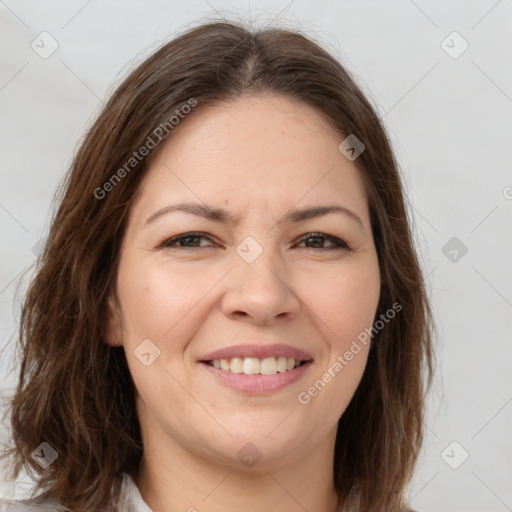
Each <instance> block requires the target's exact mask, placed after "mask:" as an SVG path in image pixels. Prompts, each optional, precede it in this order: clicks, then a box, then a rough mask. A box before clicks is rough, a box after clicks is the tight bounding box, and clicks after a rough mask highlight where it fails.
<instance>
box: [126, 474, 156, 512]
mask: <svg viewBox="0 0 512 512" xmlns="http://www.w3.org/2000/svg"><path fill="white" fill-rule="evenodd" d="M121 496H122V497H123V498H124V500H125V502H124V506H123V508H122V510H123V512H153V511H152V510H151V509H150V508H149V506H148V504H147V503H146V502H145V501H144V500H143V499H142V496H141V494H140V492H139V489H138V487H137V485H135V482H134V481H133V478H132V477H131V476H130V475H129V474H128V473H124V474H123V487H122V490H121Z"/></svg>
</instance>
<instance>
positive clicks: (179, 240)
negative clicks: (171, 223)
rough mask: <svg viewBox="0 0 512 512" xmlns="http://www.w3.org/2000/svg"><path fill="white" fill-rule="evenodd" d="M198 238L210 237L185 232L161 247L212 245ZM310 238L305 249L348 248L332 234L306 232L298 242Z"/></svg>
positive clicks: (208, 238) (306, 241)
mask: <svg viewBox="0 0 512 512" xmlns="http://www.w3.org/2000/svg"><path fill="white" fill-rule="evenodd" d="M200 240H209V241H211V240H212V239H211V238H210V237H209V236H207V235H205V234H204V233H185V234H183V235H179V236H175V237H173V238H169V239H168V240H166V241H165V242H163V243H162V244H161V247H178V248H185V249H187V248H199V247H212V245H201V242H200ZM310 240H312V241H313V243H312V244H309V246H308V245H306V247H305V248H306V249H320V250H333V249H349V247H348V245H347V244H346V243H345V242H343V241H342V240H340V239H339V238H336V237H334V236H330V235H325V234H323V233H308V234H307V235H304V236H303V237H301V239H300V241H299V244H301V243H306V244H307V243H308V241H310ZM325 242H329V243H330V244H331V245H330V246H329V247H324V244H325Z"/></svg>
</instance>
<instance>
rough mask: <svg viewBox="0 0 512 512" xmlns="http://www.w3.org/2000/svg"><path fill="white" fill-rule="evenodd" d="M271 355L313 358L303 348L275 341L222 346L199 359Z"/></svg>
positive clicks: (261, 357) (307, 359) (301, 359)
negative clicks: (271, 343)
mask: <svg viewBox="0 0 512 512" xmlns="http://www.w3.org/2000/svg"><path fill="white" fill-rule="evenodd" d="M272 356H275V357H283V356H284V357H293V358H294V359H298V360H300V361H309V360H311V359H313V358H312V357H311V355H310V354H308V353H307V352H304V351H303V350H300V349H298V348H295V347H292V346H290V345H286V344H284V343H276V344H273V345H233V346H232V347H224V348H220V349H218V350H215V351H214V352H210V353H209V354H207V355H205V356H204V357H201V358H200V359H199V360H200V361H215V360H216V359H232V358H233V357H241V358H244V357H257V358H258V359H263V358H265V357H272Z"/></svg>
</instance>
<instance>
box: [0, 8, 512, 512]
mask: <svg viewBox="0 0 512 512" xmlns="http://www.w3.org/2000/svg"><path fill="white" fill-rule="evenodd" d="M219 15H220V16H226V17H228V18H230V19H239V20H248V19H249V18H252V19H253V21H254V22H255V23H256V24H265V23H267V22H270V21H271V20H274V24H278V25H280V26H285V27H291V28H299V29H301V30H303V31H305V32H306V33H308V34H309V35H311V36H312V37H314V38H316V39H317V40H319V41H320V42H322V44H324V45H325V46H326V47H327V48H328V49H329V50H330V51H331V52H333V53H334V54H335V55H336V56H337V57H338V58H340V59H341V60H342V62H343V63H344V64H345V65H346V66H347V67H348V69H349V70H350V71H352V72H353V73H355V75H356V76H357V77H358V81H359V83H360V84H361V85H362V87H363V89H364V91H365V92H366V93H367V94H368V95H369V96H370V98H371V99H372V101H374V102H375V103H376V105H377V108H378V111H379V112H380V114H381V116H383V117H384V121H385V124H386V126H387V128H388V130H389V133H390V135H391V138H392V141H393V144H394V145H395V149H396V152H397V155H398V158H399V160H400V163H401V166H402V168H403V172H404V178H405V183H406V187H407V190H408V193H409V197H410V199H411V203H412V212H413V214H414V219H415V232H416V236H417V241H418V247H419V249H420V251H421V253H422V261H423V264H424V267H425V269H426V273H427V274H428V281H429V286H430V290H431V295H432V299H433V304H434V309H435V314H436V321H437V325H438V329H439V342H438V349H437V354H438V371H437V373H436V382H435V385H434V388H433V391H432V393H431V396H430V406H429V415H428V418H427V426H428V430H427V439H426V443H425V447H424V450H423V452H422V457H421V460H420V463H419V465H418V469H417V472H416V474H415V477H414V479H413V481H412V484H411V487H410V496H411V503H412V505H413V507H414V508H416V509H418V510H419V511H421V512H429V511H432V512H434V511H435V512H444V511H446V512H448V511H450V512H455V511H464V512H468V511H470V512H472V511H482V512H494V511H495V512H502V511H503V512H504V511H506V510H512V467H511V460H512V441H511V432H512V428H511V426H512V377H511V363H512V344H511V341H512V340H511V332H512V286H511V285H512V270H511V266H510V262H511V261H512V258H511V256H512V240H511V232H512V230H511V224H512V222H511V220H512V173H511V161H512V144H511V143H512V123H511V121H510V120H511V116H512V69H511V63H512V1H511V0H501V1H497V2H496V1H495V0H482V1H476V0H473V1H450V2H447V1H442V0H435V1H426V0H416V1H415V2H413V1H412V0H393V1H380V2H379V1H338V2H335V1H334V0H333V1H315V2H306V1H305V0H294V1H291V2H290V1H289V0H286V1H281V0H280V1H277V2H270V1H255V0H252V1H250V2H249V0H247V1H243V2H228V1H224V0H209V1H208V2H207V1H203V0H192V1H190V0H188V1H177V0H175V1H167V2H166V1H164V0H151V1H145V2H142V1H141V2H135V1H124V2H120V1H119V2H114V1H112V0H109V1H101V2H100V1H99V0H92V1H91V0H89V1H85V0H66V1H64V0H54V1H45V2H40V1H35V0H26V1H23V2H22V1H15V0H6V1H0V44H1V48H2V53H1V63H0V111H1V115H2V117H1V119H2V125H1V138H0V145H1V153H0V154H1V159H0V166H1V167H0V168H1V187H0V225H1V234H2V244H1V249H0V258H1V260H0V261H1V266H0V302H1V304H0V306H1V310H0V311H1V313H0V314H1V344H2V345H1V346H3V347H5V351H4V355H6V357H5V358H4V359H2V360H1V361H0V370H1V373H0V375H1V377H2V379H3V380H2V381H1V384H0V386H1V389H0V390H1V391H2V392H4V393H8V392H9V391H11V390H12V389H13V386H14V383H15V380H14V379H15V375H14V374H12V373H9V372H10V370H11V369H12V368H13V366H14V365H15V364H16V362H15V361H14V358H13V357H11V358H9V357H8V355H9V354H11V353H13V350H14V344H15V337H14V335H15V332H16V322H17V317H18V305H19V301H18V302H16V300H15V290H16V284H17V283H18V281H19V279H20V276H22V275H23V274H22V273H23V272H24V271H26V270H27V269H30V266H31V265H32V264H33V263H34V260H35V256H34V252H37V250H36V249H33V247H34V246H35V245H36V244H37V243H38V241H40V239H41V238H42V237H44V235H45V230H46V229H47V224H48V220H49V214H50V207H51V200H52V197H53V193H54V191H55V189H56V186H57V184H58V183H59V180H60V179H61V177H62V175H63V173H64V172H65V170H66V169H67V167H68V165H69V163H70V161H71V158H72V154H73V151H74V150H75V148H76V147H77V145H78V143H79V139H80V137H81V136H82V135H83V133H84V130H85V129H86V127H87V126H88V125H89V123H90V122H91V121H92V119H93V118H94V116H95V115H96V114H97V113H98V111H99V109H100V108H101V106H102V101H103V100H104V99H105V97H106V95H107V94H108V93H109V91H111V90H112V88H113V86H114V84H116V83H119V80H120V79H121V78H122V77H123V76H125V74H126V73H127V71H128V70H129V69H131V68H132V67H133V66H134V64H135V63H138V62H140V60H142V59H143V58H144V57H146V56H147V55H149V53H151V52H152V51H153V50H154V49H155V48H156V47H158V46H159V45H160V44H162V43H163V42H164V41H167V40H169V39H171V38H172V37H173V36H174V35H175V34H176V33H177V32H179V31H181V30H183V29H185V28H186V27H187V26H190V25H191V24H196V23H197V22H199V21H200V20H201V19H202V18H204V17H208V18H210V19H211V18H212V16H219ZM44 31H47V32H48V33H49V34H51V37H52V38H54V39H55V40H56V41H57V43H58V45H59V46H58V49H57V50H56V51H55V52H54V53H53V54H52V55H51V56H49V57H48V58H46V59H43V58H41V57H40V56H39V55H38V53H36V52H35V51H34V50H33V49H32V48H31V44H32V42H33V41H34V46H35V45H39V47H40V51H42V48H41V47H42V46H43V44H44V48H46V49H48V48H50V40H49V39H48V36H40V34H41V33H42V32H44ZM453 31H457V32H458V33H459V34H460V35H461V36H462V38H464V40H465V41H467V43H468V44H469V47H468V49H467V50H466V51H465V52H464V53H462V54H461V55H458V53H459V52H460V51H461V49H463V44H464V43H463V41H462V40H460V39H457V37H458V36H453V35H451V36H450V34H452V32H453ZM448 36H449V37H448ZM44 37H46V39H44V41H42V38H44ZM447 38H448V39H447ZM443 41H445V43H444V44H443V43H442V42H443ZM442 44H443V46H442ZM443 47H444V48H445V49H446V50H448V51H449V52H451V53H452V56H450V55H449V54H448V53H447V52H446V51H445V49H443ZM453 56H457V58H453ZM452 237H457V238H458V239H459V240H460V241H461V242H462V243H463V244H464V245H465V246H466V247H467V249H468V252H467V254H465V255H463V256H461V255H462V253H461V252H460V250H458V249H455V250H458V253H457V258H458V259H457V261H455V262H453V261H450V258H452V259H453V257H454V256H455V253H453V252H452V254H451V255H450V254H449V251H453V248H452V247H450V246H448V248H447V249H445V252H446V253H447V254H448V256H445V254H444V253H443V247H444V246H445V244H446V243H447V242H448V241H449V240H450V239H451V238H452ZM29 276H30V270H29V271H28V273H27V274H26V277H25V279H24V280H23V281H22V284H21V292H22V291H23V289H24V288H25V286H26V282H27V279H28V277H29ZM24 283H25V284H24ZM7 435H8V432H7V431H6V429H5V428H4V430H3V432H2V438H4V439H5V437H6V436H7ZM454 441H456V442H457V443H458V444H457V445H451V446H449V445H450V444H451V443H452V442H454ZM447 447H449V448H448V450H445V449H446V448H447ZM465 451H467V452H468V454H469V457H468V458H467V460H466V461H465V462H464V463H462V465H460V467H458V469H453V468H452V467H450V465H449V464H448V463H450V464H451V465H452V466H455V465H457V464H460V462H461V461H462V459H463V456H464V453H465ZM443 453H444V455H442V454H443ZM27 482H28V480H22V481H21V482H19V483H18V485H17V486H13V483H12V482H10V483H9V482H4V481H3V480H2V479H0V496H3V495H7V496H9V497H20V496H23V494H24V492H26V489H27V485H28V484H27ZM311 512H313V511H311Z"/></svg>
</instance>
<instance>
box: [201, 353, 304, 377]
mask: <svg viewBox="0 0 512 512" xmlns="http://www.w3.org/2000/svg"><path fill="white" fill-rule="evenodd" d="M210 365H211V366H213V367H214V368H217V370H223V371H225V372H229V371H230V372H231V373H244V374H245V375H258V374H261V375H276V374H277V373H284V372H286V371H289V370H293V369H294V368H297V366H299V365H300V359H294V358H293V357H288V358H286V357H284V356H279V357H265V358H263V359H258V358H257V357H244V358H242V357H233V359H231V360H230V359H215V360H214V361H210Z"/></svg>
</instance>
